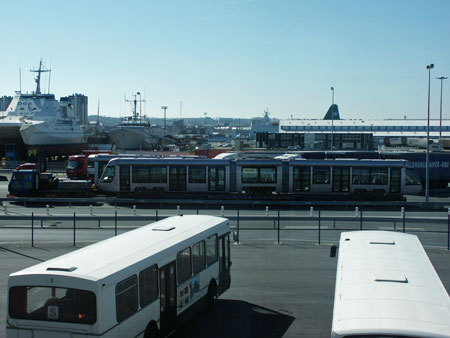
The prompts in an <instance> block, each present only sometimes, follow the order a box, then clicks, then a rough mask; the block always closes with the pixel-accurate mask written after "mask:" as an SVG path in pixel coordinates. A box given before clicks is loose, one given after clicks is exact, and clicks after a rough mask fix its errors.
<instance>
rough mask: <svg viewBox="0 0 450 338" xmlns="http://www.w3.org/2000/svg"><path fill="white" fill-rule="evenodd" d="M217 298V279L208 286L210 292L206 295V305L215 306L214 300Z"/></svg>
mask: <svg viewBox="0 0 450 338" xmlns="http://www.w3.org/2000/svg"><path fill="white" fill-rule="evenodd" d="M216 298H217V285H216V281H214V280H213V281H211V282H210V283H209V287H208V294H207V295H206V306H207V307H208V309H211V308H212V307H213V306H214V300H215V299H216Z"/></svg>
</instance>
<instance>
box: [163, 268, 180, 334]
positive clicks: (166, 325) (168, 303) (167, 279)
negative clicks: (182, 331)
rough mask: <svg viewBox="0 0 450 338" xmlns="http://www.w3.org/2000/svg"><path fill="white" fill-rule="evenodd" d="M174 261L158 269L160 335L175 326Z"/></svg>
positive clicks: (175, 287)
mask: <svg viewBox="0 0 450 338" xmlns="http://www.w3.org/2000/svg"><path fill="white" fill-rule="evenodd" d="M175 277H176V275H175V261H173V262H171V263H169V264H167V265H165V266H163V267H162V268H160V269H159V288H160V311H161V312H160V323H161V325H160V326H161V330H160V331H161V332H160V333H161V334H160V335H161V336H162V337H164V336H165V335H166V334H167V333H169V332H171V331H172V330H173V329H174V328H175V326H176V320H177V284H176V279H175Z"/></svg>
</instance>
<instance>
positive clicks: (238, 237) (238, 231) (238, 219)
mask: <svg viewBox="0 0 450 338" xmlns="http://www.w3.org/2000/svg"><path fill="white" fill-rule="evenodd" d="M237 243H238V244H239V209H237Z"/></svg>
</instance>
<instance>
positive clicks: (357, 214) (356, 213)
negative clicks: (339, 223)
mask: <svg viewBox="0 0 450 338" xmlns="http://www.w3.org/2000/svg"><path fill="white" fill-rule="evenodd" d="M358 216H359V208H358V207H355V217H358Z"/></svg>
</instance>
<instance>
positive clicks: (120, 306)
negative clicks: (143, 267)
mask: <svg viewBox="0 0 450 338" xmlns="http://www.w3.org/2000/svg"><path fill="white" fill-rule="evenodd" d="M137 309H138V285H137V277H136V275H133V276H131V277H128V278H127V279H125V280H123V281H121V282H119V283H117V286H116V317H117V321H118V322H121V321H122V320H124V319H126V318H128V317H129V316H131V315H132V314H133V313H135V312H136V311H137Z"/></svg>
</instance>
